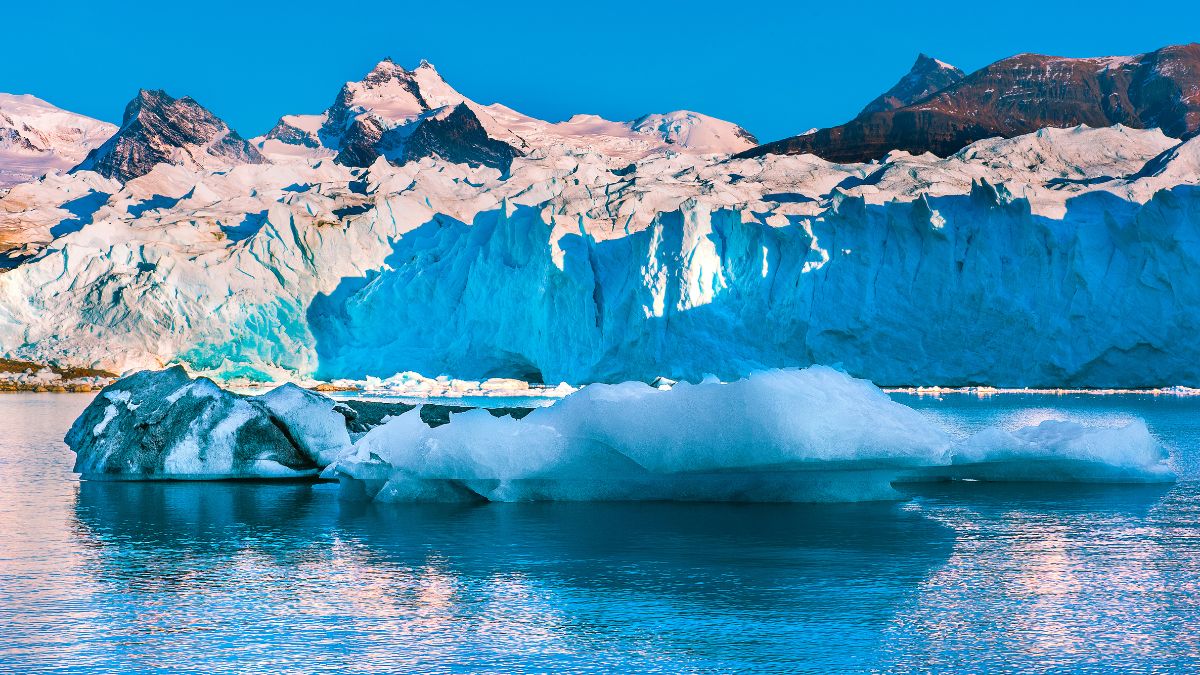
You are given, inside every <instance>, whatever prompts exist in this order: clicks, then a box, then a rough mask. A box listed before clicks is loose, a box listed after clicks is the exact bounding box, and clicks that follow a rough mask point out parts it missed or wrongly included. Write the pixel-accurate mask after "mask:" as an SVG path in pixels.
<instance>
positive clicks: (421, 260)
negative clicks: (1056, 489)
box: [307, 184, 1200, 387]
mask: <svg viewBox="0 0 1200 675" xmlns="http://www.w3.org/2000/svg"><path fill="white" fill-rule="evenodd" d="M746 215H747V214H745V213H744V212H738V211H733V210H724V209H721V210H715V211H710V210H708V209H707V208H706V207H705V206H703V205H702V204H697V203H696V202H694V201H692V202H686V203H685V204H684V205H683V206H682V207H681V208H680V209H677V210H675V211H671V212H668V213H661V214H659V215H658V216H657V217H655V219H654V221H653V222H652V224H651V225H650V227H649V228H647V229H645V230H642V231H640V232H637V233H634V234H630V235H628V236H624V237H620V238H615V239H609V240H606V241H596V240H595V239H593V238H592V237H591V236H589V235H588V234H587V233H580V234H574V235H570V234H569V235H565V236H563V237H562V238H561V239H559V240H558V241H557V242H555V243H552V241H551V233H552V231H553V230H554V228H553V227H552V226H551V225H550V224H547V223H545V222H543V218H542V217H541V215H540V213H539V212H538V211H537V210H536V209H533V208H528V207H513V208H509V209H507V210H506V209H499V210H493V211H487V212H484V213H481V214H479V215H478V216H477V217H476V218H475V219H474V221H473V222H472V223H471V224H470V225H467V224H465V223H463V222H460V221H457V220H454V219H452V218H448V217H444V216H439V217H436V218H434V219H433V220H431V221H430V222H428V223H426V224H424V225H422V226H421V227H419V228H417V229H415V230H413V231H411V232H409V233H407V234H406V235H405V236H404V237H402V238H400V239H399V240H398V241H396V242H395V243H394V245H393V248H392V251H391V254H390V255H389V256H388V258H387V259H386V261H385V265H384V267H383V269H382V270H381V271H379V272H373V273H370V274H368V275H366V276H364V277H361V278H348V279H346V280H344V281H343V282H342V283H341V284H340V285H339V287H338V288H337V289H335V290H334V291H332V292H330V293H328V294H321V295H319V296H318V297H317V298H316V299H315V300H314V301H313V303H312V304H311V306H310V307H309V309H308V312H307V314H308V316H307V319H308V324H309V327H310V329H311V330H312V332H313V336H314V339H315V348H316V352H317V357H318V369H317V374H318V375H319V376H323V377H335V376H336V377H362V376H364V375H380V376H387V375H390V374H392V373H395V372H398V371H401V370H416V371H419V372H427V373H440V372H449V373H453V374H455V375H458V376H465V377H488V376H515V377H526V378H535V379H542V380H544V381H547V382H557V381H561V380H565V381H571V382H587V381H619V380H625V379H645V378H649V377H653V376H655V375H667V376H669V377H672V378H690V379H695V378H698V377H701V376H703V375H704V374H706V373H713V374H716V375H719V376H722V377H724V378H733V377H737V376H738V375H741V374H744V373H746V372H749V371H750V370H752V369H755V368H763V367H775V366H790V365H806V364H809V363H837V364H841V365H842V366H843V367H844V368H845V369H846V370H847V371H848V372H850V373H852V374H854V375H857V376H861V377H865V378H867V379H870V380H872V381H874V382H876V383H879V384H896V385H900V384H922V383H936V384H944V385H969V384H991V385H999V386H1012V387H1019V386H1064V385H1066V386H1083V387H1086V386H1093V387H1105V386H1131V387H1135V386H1148V385H1159V384H1197V383H1200V343H1197V341H1196V340H1195V339H1194V337H1193V336H1195V335H1196V334H1197V331H1198V330H1200V282H1198V280H1197V277H1196V276H1195V275H1194V274H1192V273H1191V272H1190V270H1194V269H1196V268H1197V262H1198V260H1197V257H1198V255H1200V230H1198V226H1200V189H1198V188H1195V187H1190V186H1181V187H1177V188H1174V189H1172V190H1166V191H1161V192H1159V193H1157V194H1156V195H1154V196H1153V197H1152V198H1151V199H1150V200H1149V201H1147V202H1146V203H1145V204H1138V203H1135V202H1130V201H1127V200H1124V199H1120V198H1118V197H1115V196H1113V195H1111V194H1108V193H1089V194H1086V195H1082V196H1080V197H1076V198H1074V199H1072V200H1070V201H1068V202H1067V211H1066V214H1065V216H1063V217H1062V218H1050V217H1045V216H1040V215H1035V214H1033V213H1032V212H1031V210H1030V208H1029V204H1028V202H1027V201H1025V200H1023V199H1013V198H1011V197H1008V196H1007V195H1005V194H1003V193H1002V191H998V190H997V189H995V188H993V187H991V186H989V185H986V184H983V185H978V184H977V185H976V186H975V188H974V189H973V190H972V192H971V193H970V194H968V195H957V196H943V197H920V198H918V199H916V200H915V201H910V202H888V203H884V204H877V205H873V204H867V203H866V202H864V201H863V200H861V199H854V198H845V199H842V200H840V201H839V202H838V203H837V204H836V205H835V206H834V208H832V209H830V210H829V211H827V212H825V213H824V214H822V215H821V216H818V217H799V216H794V217H791V218H790V222H789V223H788V224H787V225H784V226H782V227H772V226H769V225H766V224H765V223H763V222H761V221H758V220H755V219H749V220H748V219H747V218H746ZM747 220H748V221H747ZM555 246H557V247H559V248H561V251H562V256H561V261H558V260H556V256H555V251H554V248H555Z"/></svg>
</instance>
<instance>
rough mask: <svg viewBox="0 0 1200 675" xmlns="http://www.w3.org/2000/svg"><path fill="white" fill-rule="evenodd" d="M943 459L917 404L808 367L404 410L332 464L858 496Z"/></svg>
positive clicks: (582, 489) (496, 493)
mask: <svg viewBox="0 0 1200 675" xmlns="http://www.w3.org/2000/svg"><path fill="white" fill-rule="evenodd" d="M949 461H950V440H949V438H948V437H947V436H946V435H945V434H944V433H943V432H941V431H940V430H938V429H936V428H935V427H934V426H933V425H932V424H930V423H929V422H928V421H927V420H926V419H925V418H924V417H922V416H921V415H920V414H919V413H917V412H916V411H915V410H913V409H911V408H908V407H906V406H903V405H901V404H899V403H896V402H894V401H892V400H891V399H890V398H888V397H887V396H886V395H885V394H884V393H883V392H881V391H880V390H879V389H877V388H875V387H874V386H873V385H871V384H870V383H869V382H866V381H864V380H856V379H853V378H851V377H849V376H847V375H845V374H844V373H841V372H838V371H836V370H833V369H832V368H827V367H823V366H814V367H811V368H807V369H805V370H774V371H766V372H761V373H756V374H753V375H751V376H750V377H747V378H745V379H742V380H738V381H735V382H731V383H728V384H723V383H720V382H717V381H715V380H707V381H704V382H701V383H699V384H688V383H681V384H679V385H676V386H675V387H673V388H671V389H667V390H660V389H657V388H655V387H652V386H649V385H646V384H643V383H640V382H627V383H624V384H619V385H600V384H597V385H589V386H587V387H584V388H583V389H581V390H580V391H578V392H576V393H574V394H571V395H568V396H567V397H565V398H564V399H562V400H561V401H560V402H558V403H556V404H554V405H552V406H549V407H545V408H536V409H534V410H533V411H532V412H530V413H529V414H528V415H527V416H525V417H524V418H523V419H520V420H516V419H513V418H511V417H499V418H498V417H494V416H492V415H489V414H488V413H487V412H485V411H482V410H476V411H471V412H466V413H462V414H459V415H456V416H455V418H454V420H453V421H452V422H451V423H450V424H448V425H444V426H440V427H436V428H430V427H428V426H426V425H424V424H422V423H421V422H420V420H418V419H416V418H414V417H413V416H401V417H398V418H395V419H392V420H390V421H388V422H387V423H386V424H383V425H381V426H379V427H376V428H375V429H372V430H371V431H369V432H368V433H367V434H366V435H365V436H363V437H362V438H361V439H359V440H358V442H357V443H356V444H355V450H354V453H353V454H351V455H348V456H346V457H343V458H342V459H340V460H339V461H338V464H337V466H336V469H335V471H336V473H337V475H339V476H340V477H341V478H342V479H343V480H344V481H346V482H347V483H349V484H350V485H351V486H352V487H353V488H355V489H357V491H358V492H359V493H361V494H364V495H366V496H369V497H373V498H375V499H376V500H379V501H429V500H432V501H444V500H448V499H449V500H489V501H530V500H554V501H591V500H732V501H859V500H864V499H884V498H891V497H894V496H895V495H896V493H895V492H894V491H893V489H892V488H891V482H892V481H894V480H896V479H897V478H898V477H899V476H901V475H902V474H903V473H904V472H905V471H907V470H909V469H913V468H916V467H923V466H929V465H946V464H948V463H949Z"/></svg>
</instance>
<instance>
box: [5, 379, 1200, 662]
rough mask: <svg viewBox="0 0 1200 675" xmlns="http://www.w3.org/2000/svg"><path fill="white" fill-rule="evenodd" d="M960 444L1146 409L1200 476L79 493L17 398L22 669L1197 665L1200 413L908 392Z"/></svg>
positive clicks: (31, 409)
mask: <svg viewBox="0 0 1200 675" xmlns="http://www.w3.org/2000/svg"><path fill="white" fill-rule="evenodd" d="M896 398H897V399H898V400H901V401H903V402H905V403H907V404H910V405H915V406H917V407H919V408H920V409H922V410H923V411H924V412H926V413H927V414H929V415H931V416H933V418H934V419H935V420H936V421H937V422H938V423H939V424H942V425H944V426H945V427H946V428H947V429H949V430H950V431H951V433H954V434H967V433H969V432H970V431H972V430H974V429H977V428H979V427H981V426H984V425H987V424H1003V425H1011V426H1022V425H1025V424H1030V423H1036V422H1038V421H1040V420H1042V419H1046V418H1048V417H1054V418H1060V419H1076V420H1085V421H1090V422H1097V421H1099V422H1111V423H1115V422H1120V421H1122V420H1124V419H1127V418H1129V417H1132V416H1140V417H1143V418H1145V419H1146V420H1147V422H1148V423H1149V425H1150V427H1151V429H1152V430H1153V431H1154V432H1155V433H1156V434H1157V435H1158V436H1159V437H1160V438H1161V439H1162V440H1163V441H1164V442H1165V443H1167V444H1168V445H1169V446H1170V448H1171V450H1172V453H1173V455H1174V457H1175V462H1176V469H1177V471H1178V473H1179V474H1180V481H1179V482H1178V483H1177V484H1175V485H1170V486H1157V487H1128V486H1125V487H1069V486H1016V487H1014V486H1008V487H1001V486H986V485H980V484H975V485H957V486H928V487H920V488H911V487H910V488H906V493H907V494H909V499H908V500H906V501H903V502H897V503H882V504H849V505H823V506H803V505H796V506H790V505H717V504H712V505H708V504H686V505H674V504H524V505H520V504H517V505H513V504H509V505H503V504H496V505H485V506H469V507H467V506H447V507H433V506H394V505H393V506H384V505H363V504H355V503H342V502H339V500H338V496H337V486H336V485H329V484H318V485H308V484H299V483H293V484H275V485H270V484H248V483H236V484H235V483H210V484H197V483H178V484H170V483H95V482H83V483H81V482H80V481H79V480H78V479H77V477H76V476H74V475H73V474H72V473H71V465H72V462H73V459H74V458H73V455H72V454H71V452H70V451H69V450H68V449H67V448H66V447H65V446H64V445H63V443H62V442H61V439H62V436H63V433H64V432H65V431H66V429H67V427H68V426H69V425H70V422H71V421H72V420H73V419H74V417H75V416H76V415H77V414H78V413H79V412H80V411H81V410H82V409H83V407H84V406H85V405H86V404H87V403H88V401H89V397H88V396H86V395H45V394H9V395H0V425H2V429H0V671H3V672H43V671H70V672H97V671H98V672H254V673H261V672H278V671H287V672H319V671H330V672H380V671H387V672H420V673H435V672H495V673H508V672H547V671H560V672H561V671H565V672H621V673H628V672H662V673H685V672H731V671H741V672H748V671H752V672H788V673H792V672H814V673H829V672H889V673H891V672H929V671H936V672H975V673H978V672H1008V671H1026V672H1027V671H1046V670H1053V671H1060V672H1061V671H1070V672H1088V671H1092V672H1112V671H1121V672H1197V671H1198V670H1200V400H1194V399H1166V398H1164V399H1154V398H1149V397H1100V398H1097V397H1083V396H1079V397H1068V398H1057V397H1041V396H1005V397H997V398H992V399H987V400H979V399H973V398H969V397H964V396H954V397H946V398H945V399H943V400H940V401H939V400H935V399H916V398H914V397H908V396H900V395H898V396H896Z"/></svg>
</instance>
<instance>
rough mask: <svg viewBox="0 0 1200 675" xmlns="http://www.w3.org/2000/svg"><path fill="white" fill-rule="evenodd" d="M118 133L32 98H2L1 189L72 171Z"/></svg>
mask: <svg viewBox="0 0 1200 675" xmlns="http://www.w3.org/2000/svg"><path fill="white" fill-rule="evenodd" d="M116 130H117V128H116V127H115V126H113V125H111V124H109V123H107V122H101V121H100V120H94V119H92V118H90V117H85V116H83V115H77V114H75V113H71V112H67V111H65V110H61V109H59V108H56V107H54V106H52V105H50V104H49V103H47V102H45V101H43V100H41V99H39V98H35V97H33V96H29V95H28V94H26V95H23V96H17V95H13V94H0V188H5V187H9V186H11V185H15V184H17V183H23V182H25V181H28V180H32V179H34V178H37V177H38V176H41V175H43V174H45V173H47V172H49V171H65V170H67V169H69V168H71V167H72V166H75V165H76V164H78V163H79V162H80V161H81V160H82V159H83V158H84V157H85V156H86V155H87V153H88V151H90V150H92V149H93V148H95V147H97V146H99V145H100V144H101V143H103V142H104V141H105V140H107V139H108V138H109V137H110V136H112V135H113V133H114V132H116Z"/></svg>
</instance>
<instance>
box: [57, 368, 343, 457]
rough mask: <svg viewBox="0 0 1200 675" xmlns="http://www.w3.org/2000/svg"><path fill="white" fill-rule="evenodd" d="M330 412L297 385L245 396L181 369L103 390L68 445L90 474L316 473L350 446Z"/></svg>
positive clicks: (79, 421) (145, 373)
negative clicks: (194, 376) (193, 376)
mask: <svg viewBox="0 0 1200 675" xmlns="http://www.w3.org/2000/svg"><path fill="white" fill-rule="evenodd" d="M334 406H335V404H334V402H333V401H331V400H329V399H327V398H325V397H323V396H319V395H317V394H313V393H311V392H307V391H305V390H303V389H300V388H299V387H296V386H295V385H291V384H287V385H283V386H282V387H279V388H278V389H275V390H274V391H272V392H270V393H268V394H266V395H264V396H258V397H249V396H240V395H238V394H234V393H231V392H228V391H225V390H224V389H221V388H220V387H218V386H217V385H216V384H215V383H214V382H213V381H212V380H209V379H207V378H198V379H192V378H191V377H189V376H188V374H187V372H186V371H184V369H183V368H182V367H179V366H176V367H174V368H169V369H167V370H163V371H143V372H139V373H135V374H133V375H131V376H129V377H125V378H122V379H120V380H118V381H117V382H116V383H114V384H112V385H110V386H108V387H106V388H105V389H104V390H103V391H101V392H100V394H99V395H97V396H96V398H95V400H93V401H92V403H91V405H89V406H88V407H87V408H86V409H85V410H84V411H83V414H81V415H80V416H79V418H78V419H77V420H75V423H74V424H73V425H72V426H71V429H70V430H69V431H68V432H67V436H66V442H67V445H68V446H70V448H71V449H72V450H74V451H75V454H76V461H75V472H76V473H80V474H82V475H83V476H84V477H85V478H92V479H115V480H121V479H126V480H129V479H132V480H145V479H215V478H302V477H310V476H315V475H317V473H319V471H320V470H321V468H322V467H324V466H326V465H327V464H328V462H329V461H332V458H334V457H336V456H337V455H338V454H340V453H342V452H345V451H346V450H347V449H348V448H349V446H350V437H349V434H348V433H347V431H346V422H345V418H344V417H343V416H342V415H340V414H338V413H337V412H335V408H334Z"/></svg>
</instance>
